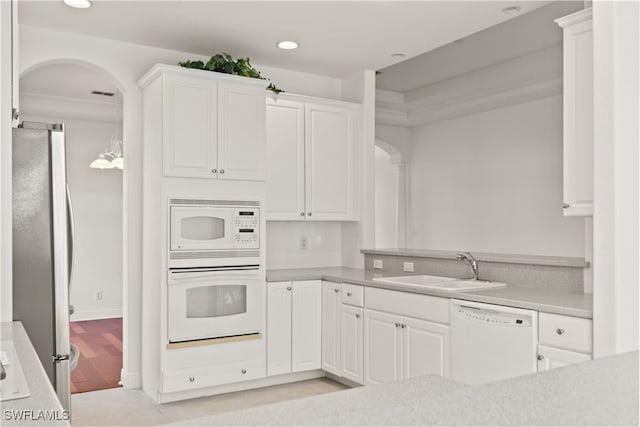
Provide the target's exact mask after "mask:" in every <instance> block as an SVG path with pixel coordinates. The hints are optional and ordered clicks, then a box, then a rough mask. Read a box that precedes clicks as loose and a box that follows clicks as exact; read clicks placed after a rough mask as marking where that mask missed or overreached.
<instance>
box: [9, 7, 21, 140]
mask: <svg viewBox="0 0 640 427" xmlns="http://www.w3.org/2000/svg"><path fill="white" fill-rule="evenodd" d="M18 52H19V45H18V0H11V112H12V120H13V127H16V126H18V123H19V121H20V116H19V111H20V105H19V104H20V94H19V91H18V89H19V82H20V67H19V64H18Z"/></svg>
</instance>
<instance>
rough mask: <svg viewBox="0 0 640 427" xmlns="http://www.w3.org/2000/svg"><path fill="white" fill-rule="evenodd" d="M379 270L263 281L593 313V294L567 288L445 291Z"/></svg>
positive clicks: (276, 274)
mask: <svg viewBox="0 0 640 427" xmlns="http://www.w3.org/2000/svg"><path fill="white" fill-rule="evenodd" d="M382 276H383V275H382V274H379V273H374V272H373V271H371V270H361V269H356V268H348V267H319V268H295V269H283V270H267V282H283V281H291V280H327V281H330V282H338V283H341V282H345V283H355V284H358V285H363V286H370V287H374V288H382V289H390V290H396V291H403V292H412V293H418V294H425V295H433V296H439V297H444V298H456V299H462V300H467V301H476V302H483V303H487V304H497V305H506V306H510V307H518V308H526V309H530V310H538V311H542V312H545V313H553V314H562V315H565V316H574V317H582V318H587V319H591V318H592V317H593V296H592V295H590V294H582V293H573V292H569V291H560V290H550V289H546V288H525V287H520V286H510V285H509V284H507V287H505V288H497V289H486V290H481V291H470V292H447V291H442V290H438V289H430V288H426V287H425V288H416V287H410V286H403V285H399V284H394V283H388V282H379V281H374V280H373V278H374V277H382Z"/></svg>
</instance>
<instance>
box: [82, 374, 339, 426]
mask: <svg viewBox="0 0 640 427" xmlns="http://www.w3.org/2000/svg"><path fill="white" fill-rule="evenodd" d="M346 388H347V387H346V386H344V385H342V384H340V383H337V382H335V381H332V380H330V379H328V378H318V379H313V380H307V381H300V382H297V383H291V384H283V385H277V386H271V387H265V388H260V389H254V390H247V391H239V392H235V393H227V394H222V395H218V396H211V397H203V398H199V399H190V400H185V401H181V402H174V403H165V404H163V405H158V404H156V403H155V402H153V400H151V398H149V397H148V396H147V395H145V394H144V393H143V392H142V391H141V390H125V389H122V388H116V389H110V390H101V391H93V392H89V393H81V394H74V395H72V396H71V417H72V424H73V425H74V427H75V426H155V425H160V424H165V423H172V422H178V421H184V420H188V419H192V418H198V417H203V416H206V415H213V414H218V413H222V412H229V411H236V410H239V409H245V408H251V407H255V406H260V405H266V404H268V403H275V402H282V401H285V400H293V399H300V398H303V397H308V396H315V395H319V394H324V393H331V392H334V391H338V390H344V389H346Z"/></svg>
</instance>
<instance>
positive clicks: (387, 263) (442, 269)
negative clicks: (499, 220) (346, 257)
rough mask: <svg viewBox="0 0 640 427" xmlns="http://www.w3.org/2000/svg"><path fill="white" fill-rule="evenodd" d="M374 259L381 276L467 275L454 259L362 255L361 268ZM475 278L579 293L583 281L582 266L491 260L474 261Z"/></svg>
mask: <svg viewBox="0 0 640 427" xmlns="http://www.w3.org/2000/svg"><path fill="white" fill-rule="evenodd" d="M374 259H376V260H382V265H383V268H382V269H375V271H376V272H380V273H384V274H385V275H393V274H399V275H405V274H430V275H434V276H447V277H459V278H469V277H471V269H470V268H469V266H468V265H467V264H466V263H464V262H462V261H457V260H455V259H441V258H423V257H411V256H393V255H372V254H365V269H367V270H373V260H374ZM404 262H413V264H414V272H413V273H407V272H404V270H403V263H404ZM478 277H479V278H480V279H481V280H491V281H494V282H503V283H506V284H507V285H513V286H521V287H527V288H543V289H551V290H558V291H569V292H579V293H582V292H583V283H584V280H583V268H582V267H565V266H552V265H533V264H517V263H506V262H493V261H478Z"/></svg>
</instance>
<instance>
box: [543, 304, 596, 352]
mask: <svg viewBox="0 0 640 427" xmlns="http://www.w3.org/2000/svg"><path fill="white" fill-rule="evenodd" d="M539 321H540V326H539V327H540V337H539V340H540V344H543V345H550V346H553V347H558V348H563V349H565V350H573V351H579V352H581V353H591V329H592V328H591V320H589V319H581V318H578V317H569V316H560V315H557V314H549V313H540V317H539Z"/></svg>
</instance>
